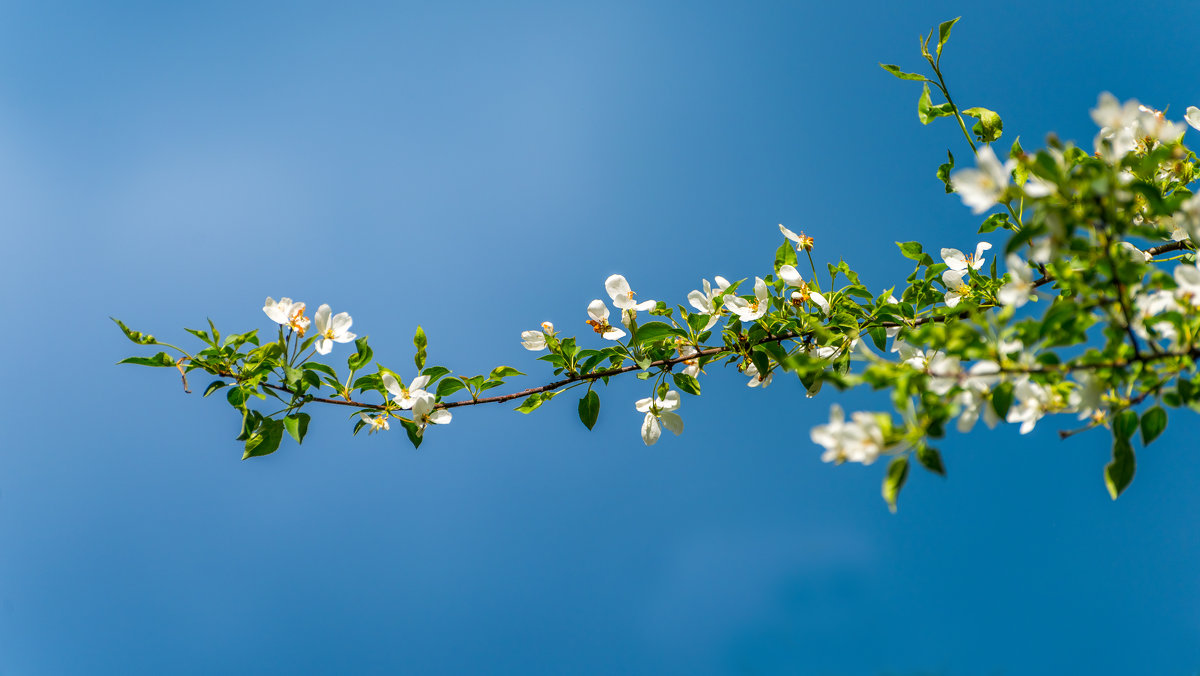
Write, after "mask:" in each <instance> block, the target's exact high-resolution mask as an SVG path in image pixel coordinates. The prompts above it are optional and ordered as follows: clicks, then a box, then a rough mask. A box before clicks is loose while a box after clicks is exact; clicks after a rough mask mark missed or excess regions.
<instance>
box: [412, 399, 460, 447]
mask: <svg viewBox="0 0 1200 676" xmlns="http://www.w3.org/2000/svg"><path fill="white" fill-rule="evenodd" d="M434 406H435V403H434V400H433V395H432V394H430V393H428V392H424V391H422V392H421V394H420V396H418V397H417V398H416V401H414V402H413V406H412V416H413V422H414V423H416V424H417V436H418V437H419V436H424V434H425V427H426V426H428V425H445V424H447V423H449V422H450V418H451V417H452V416H451V415H450V411H447V410H446V409H444V408H434Z"/></svg>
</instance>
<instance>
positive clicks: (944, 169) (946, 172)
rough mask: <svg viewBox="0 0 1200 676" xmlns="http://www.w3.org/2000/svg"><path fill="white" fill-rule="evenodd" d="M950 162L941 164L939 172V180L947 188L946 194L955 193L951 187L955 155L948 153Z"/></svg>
mask: <svg viewBox="0 0 1200 676" xmlns="http://www.w3.org/2000/svg"><path fill="white" fill-rule="evenodd" d="M946 157H947V158H948V160H947V161H946V163H945V164H939V165H938V170H937V177H938V180H939V181H941V182H942V183H943V184H945V186H946V194H947V195H948V194H950V193H952V192H954V186H952V185H950V171H951V170H952V169H954V153H952V152H950V151H949V150H947V151H946Z"/></svg>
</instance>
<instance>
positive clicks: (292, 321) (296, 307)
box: [263, 296, 309, 336]
mask: <svg viewBox="0 0 1200 676" xmlns="http://www.w3.org/2000/svg"><path fill="white" fill-rule="evenodd" d="M263 312H265V313H266V314H267V317H269V318H270V319H271V321H273V322H275V323H276V324H279V325H281V326H286V327H288V328H290V329H291V330H293V331H295V332H296V333H297V334H298V335H301V336H303V335H304V332H305V331H307V330H308V324H309V319H308V317H305V316H304V303H299V302H293V301H292V299H291V298H280V299H279V302H278V303H276V302H275V301H274V300H273V299H272V298H271V297H270V296H267V302H266V303H264V304H263Z"/></svg>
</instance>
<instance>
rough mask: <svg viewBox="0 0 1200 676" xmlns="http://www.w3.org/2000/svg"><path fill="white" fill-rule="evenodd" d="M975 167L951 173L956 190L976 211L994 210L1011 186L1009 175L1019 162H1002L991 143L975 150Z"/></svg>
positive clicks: (972, 209) (951, 180) (965, 202)
mask: <svg viewBox="0 0 1200 676" xmlns="http://www.w3.org/2000/svg"><path fill="white" fill-rule="evenodd" d="M975 166H976V167H977V168H976V169H959V170H958V171H956V172H954V173H952V174H951V175H950V185H951V186H952V187H953V188H954V192H956V193H958V194H959V195H960V196H962V201H963V204H965V205H967V206H969V207H971V211H972V212H973V213H976V214H982V213H983V212H985V211H987V210H988V209H991V208H992V207H993V206H995V204H996V202H998V201H999V200H1000V197H1001V195H1003V194H1004V190H1005V189H1006V188H1007V187H1008V177H1009V174H1010V173H1012V170H1013V168H1014V167H1016V166H1017V163H1016V162H1015V161H1014V160H1008V161H1007V162H1005V163H1004V164H1000V160H998V159H996V152H995V151H994V150H992V147H991V146H984V147H982V148H980V149H979V151H978V152H976V153H975Z"/></svg>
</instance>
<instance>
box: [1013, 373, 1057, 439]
mask: <svg viewBox="0 0 1200 676" xmlns="http://www.w3.org/2000/svg"><path fill="white" fill-rule="evenodd" d="M1013 395H1014V396H1015V397H1016V399H1017V403H1016V404H1014V405H1013V406H1011V407H1009V409H1008V418H1007V420H1008V422H1010V423H1015V422H1019V423H1021V434H1029V433H1030V432H1032V431H1033V426H1034V425H1036V424H1037V421H1039V420H1041V419H1042V416H1044V415H1046V411H1047V410H1049V408H1050V405H1051V402H1052V397H1051V392H1050V389H1049V388H1047V387H1045V386H1043V385H1038V384H1037V383H1035V382H1033V381H1031V380H1024V381H1021V382H1018V383H1017V385H1016V387H1015V388H1013Z"/></svg>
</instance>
